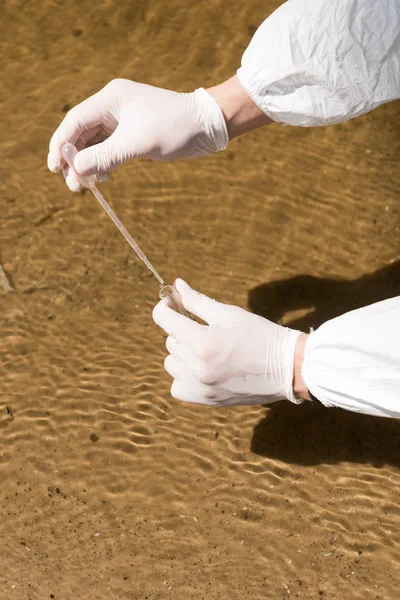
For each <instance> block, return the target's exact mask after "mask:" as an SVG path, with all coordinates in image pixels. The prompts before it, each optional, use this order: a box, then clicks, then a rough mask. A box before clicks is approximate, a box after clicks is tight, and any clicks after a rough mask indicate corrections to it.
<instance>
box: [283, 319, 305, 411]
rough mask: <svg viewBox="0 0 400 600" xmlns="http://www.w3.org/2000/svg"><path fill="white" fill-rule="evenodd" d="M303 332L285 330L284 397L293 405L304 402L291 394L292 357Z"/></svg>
mask: <svg viewBox="0 0 400 600" xmlns="http://www.w3.org/2000/svg"><path fill="white" fill-rule="evenodd" d="M302 333H303V332H302V331H297V330H295V329H288V328H287V329H286V336H285V337H286V340H285V342H286V343H285V346H284V350H283V352H284V356H283V357H282V358H283V361H282V363H283V365H284V369H285V374H284V382H285V395H286V398H287V399H288V400H290V402H293V404H301V403H302V402H304V400H303V399H302V398H296V396H295V395H294V392H293V377H294V355H295V351H296V344H297V340H298V339H299V337H300V336H301V334H302Z"/></svg>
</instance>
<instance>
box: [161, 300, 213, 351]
mask: <svg viewBox="0 0 400 600" xmlns="http://www.w3.org/2000/svg"><path fill="white" fill-rule="evenodd" d="M153 320H154V322H155V323H156V325H158V326H159V327H161V329H164V331H165V332H166V333H167V334H168V335H170V336H172V337H173V338H175V339H176V340H177V341H178V342H181V341H184V342H190V341H193V340H196V339H198V337H199V336H202V333H203V331H202V330H203V329H206V327H205V326H204V325H200V323H196V321H193V320H192V319H189V318H188V317H185V316H183V315H181V314H179V313H177V312H175V311H174V310H173V309H172V308H170V307H169V306H168V305H167V303H166V302H165V301H164V300H160V302H159V303H158V304H156V306H155V307H154V309H153Z"/></svg>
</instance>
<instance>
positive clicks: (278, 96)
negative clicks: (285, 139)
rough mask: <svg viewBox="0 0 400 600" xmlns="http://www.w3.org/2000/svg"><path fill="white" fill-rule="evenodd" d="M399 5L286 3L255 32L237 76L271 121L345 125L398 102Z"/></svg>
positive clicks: (388, 1)
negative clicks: (346, 122) (392, 102)
mask: <svg viewBox="0 0 400 600" xmlns="http://www.w3.org/2000/svg"><path fill="white" fill-rule="evenodd" d="M399 31H400V2H399V1H398V0H363V1H362V2H360V1H359V0H340V1H338V0H318V1H315V0H289V1H288V2H286V3H285V4H283V5H282V6H280V7H279V8H278V9H277V10H276V11H275V12H274V13H273V14H272V15H271V16H270V17H269V18H268V19H266V21H264V23H262V25H261V26H260V27H259V29H258V30H257V31H256V33H255V35H254V37H253V39H252V40H251V42H250V45H249V46H248V48H247V50H246V51H245V53H244V55H243V58H242V66H241V67H240V68H239V70H238V71H237V75H238V78H239V81H240V82H241V84H242V85H243V87H244V88H245V90H246V91H247V93H248V94H249V95H250V97H251V98H252V99H253V101H254V102H255V104H257V106H258V107H259V108H260V109H261V110H262V111H263V112H264V113H265V114H267V115H268V116H269V117H270V118H271V119H273V120H274V121H279V122H282V123H286V124H288V125H302V126H307V127H310V126H316V125H329V124H333V123H338V122H341V121H346V120H348V119H352V118H354V117H357V116H358V115H361V114H363V113H366V112H369V111H371V110H373V109H374V108H376V107H377V106H379V105H380V104H383V103H385V102H390V101H391V100H394V99H396V98H399V97H400V34H399Z"/></svg>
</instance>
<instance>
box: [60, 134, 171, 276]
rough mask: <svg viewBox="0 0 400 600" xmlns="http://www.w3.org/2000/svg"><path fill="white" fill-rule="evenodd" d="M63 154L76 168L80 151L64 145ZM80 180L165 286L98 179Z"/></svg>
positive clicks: (92, 176)
mask: <svg viewBox="0 0 400 600" xmlns="http://www.w3.org/2000/svg"><path fill="white" fill-rule="evenodd" d="M61 152H62V155H63V157H64V158H65V160H66V161H67V163H68V165H69V166H70V167H71V168H74V159H75V156H76V154H77V153H78V150H77V149H76V148H75V146H74V145H73V144H69V143H67V144H64V146H63V147H62V148H61ZM78 179H79V182H80V183H81V184H82V185H83V186H84V187H87V188H89V190H90V191H91V192H92V194H93V195H94V196H95V197H96V198H97V200H98V201H99V202H100V204H101V206H102V207H103V208H104V210H105V211H106V213H107V214H108V216H109V217H110V219H111V220H112V222H113V223H114V225H115V226H116V227H118V229H119V230H120V232H121V233H122V235H123V236H124V238H125V239H126V241H127V242H128V244H129V245H130V247H131V248H132V249H133V250H134V251H135V252H136V254H137V255H138V257H139V258H140V259H141V260H142V261H143V262H144V264H145V265H146V267H147V268H148V269H150V271H151V272H152V273H153V275H155V276H156V277H157V279H158V281H159V282H160V284H161V285H163V284H164V280H163V279H162V278H161V277H160V275H159V274H158V273H157V271H156V270H155V268H154V267H153V265H152V264H151V262H150V261H149V260H148V259H147V257H146V255H145V253H144V252H143V251H142V250H141V248H140V247H139V246H138V244H137V242H135V240H134V239H133V237H132V236H131V234H130V233H129V231H127V229H126V228H125V227H124V225H122V223H121V221H120V220H119V219H118V217H117V215H116V214H115V212H114V211H113V209H112V208H111V206H110V205H109V204H108V202H106V200H105V199H104V198H103V195H102V194H101V193H100V192H99V190H98V189H97V187H96V177H95V176H94V175H90V176H82V175H78Z"/></svg>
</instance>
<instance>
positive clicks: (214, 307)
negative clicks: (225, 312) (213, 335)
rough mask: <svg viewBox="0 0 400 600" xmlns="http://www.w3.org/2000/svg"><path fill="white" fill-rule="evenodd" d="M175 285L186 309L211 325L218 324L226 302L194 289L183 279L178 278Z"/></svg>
mask: <svg viewBox="0 0 400 600" xmlns="http://www.w3.org/2000/svg"><path fill="white" fill-rule="evenodd" d="M174 285H175V287H176V289H177V290H178V292H179V294H180V296H181V300H182V303H183V305H184V307H185V308H186V310H188V311H189V312H191V313H192V314H193V315H195V316H196V317H199V318H200V319H202V320H203V321H205V322H206V323H209V324H210V325H212V324H218V321H219V319H220V317H221V313H222V311H221V308H224V307H225V305H224V304H221V303H220V302H217V301H216V300H213V299H212V298H209V297H208V296H205V295H204V294H201V293H200V292H197V291H196V290H194V289H192V288H191V287H190V285H188V284H187V283H186V281H184V280H183V279H177V280H176V281H175V284H174Z"/></svg>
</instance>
